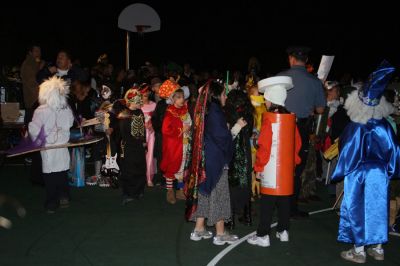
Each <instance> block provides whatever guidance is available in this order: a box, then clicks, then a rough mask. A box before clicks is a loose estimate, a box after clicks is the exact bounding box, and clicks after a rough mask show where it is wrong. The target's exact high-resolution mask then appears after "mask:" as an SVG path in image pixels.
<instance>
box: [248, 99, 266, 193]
mask: <svg viewBox="0 0 400 266" xmlns="http://www.w3.org/2000/svg"><path fill="white" fill-rule="evenodd" d="M250 100H251V104H252V105H253V106H254V109H255V111H254V129H253V137H252V146H251V159H252V163H253V166H254V163H255V162H256V152H257V139H258V135H259V133H260V129H261V121H262V115H263V113H264V112H266V111H267V109H266V107H265V104H264V103H265V100H264V96H263V95H258V96H256V95H250ZM251 192H252V198H254V197H255V196H258V195H260V182H257V181H256V175H255V173H254V172H253V174H252V182H251Z"/></svg>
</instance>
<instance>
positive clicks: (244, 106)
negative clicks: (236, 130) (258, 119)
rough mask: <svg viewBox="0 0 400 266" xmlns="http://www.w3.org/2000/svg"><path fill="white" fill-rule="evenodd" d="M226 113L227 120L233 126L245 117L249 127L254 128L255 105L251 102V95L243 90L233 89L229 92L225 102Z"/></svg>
mask: <svg viewBox="0 0 400 266" xmlns="http://www.w3.org/2000/svg"><path fill="white" fill-rule="evenodd" d="M224 109H225V114H226V120H227V122H228V123H229V124H230V125H231V126H233V125H234V124H235V123H236V121H237V120H238V119H239V118H241V117H243V119H244V120H246V122H247V124H248V125H249V128H251V129H252V128H253V120H254V119H253V113H254V107H253V105H252V104H251V101H250V99H249V96H248V95H247V94H246V93H245V92H243V91H241V90H232V91H231V92H229V94H228V99H227V100H226V104H225V108H224Z"/></svg>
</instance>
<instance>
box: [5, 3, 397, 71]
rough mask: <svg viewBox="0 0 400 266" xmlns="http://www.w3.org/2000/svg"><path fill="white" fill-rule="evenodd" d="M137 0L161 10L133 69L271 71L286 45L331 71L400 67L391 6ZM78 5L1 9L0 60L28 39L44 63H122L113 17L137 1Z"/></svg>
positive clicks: (15, 58)
mask: <svg viewBox="0 0 400 266" xmlns="http://www.w3.org/2000/svg"><path fill="white" fill-rule="evenodd" d="M141 2H142V3H146V4H149V5H150V6H152V7H153V8H154V9H155V10H156V11H157V12H158V14H159V15H160V18H161V31H159V32H154V33H147V34H145V35H144V38H142V39H140V38H138V37H137V36H136V35H134V36H132V43H131V49H132V56H133V63H134V65H135V66H138V65H140V64H142V63H143V62H144V60H146V59H148V60H150V61H152V62H155V63H158V62H162V61H165V60H167V59H171V60H174V61H176V62H178V63H183V62H184V61H188V62H190V63H192V65H194V67H195V68H197V69H199V68H210V69H211V68H219V69H221V70H224V69H227V67H229V68H230V69H234V68H235V69H236V68H239V69H243V70H244V69H245V68H246V66H247V61H248V58H249V57H250V56H253V55H254V56H256V57H258V58H259V59H260V61H261V63H262V68H263V70H262V71H263V73H264V74H265V73H267V72H270V73H272V74H275V73H276V72H278V71H280V70H282V69H283V68H286V67H287V63H286V55H285V49H286V47H287V46H288V45H292V44H302V45H308V46H310V47H312V49H313V51H312V54H311V59H312V61H313V62H315V65H316V67H318V64H319V60H320V56H321V55H322V54H335V55H336V58H335V62H334V66H333V71H334V72H333V75H334V74H335V72H336V73H337V74H339V73H342V72H345V71H351V72H353V73H355V74H359V75H365V74H366V73H369V72H370V71H371V70H373V69H374V68H375V67H376V65H377V64H378V63H379V62H380V61H381V60H382V59H383V58H386V59H388V60H389V61H390V62H391V63H392V64H393V65H395V66H398V65H399V64H400V57H399V56H398V55H399V54H398V52H397V49H398V47H399V45H398V42H396V41H395V38H396V37H397V38H398V37H399V33H400V26H399V22H396V21H390V22H388V19H387V18H386V19H385V18H384V16H385V15H386V13H385V12H388V10H390V7H389V6H384V7H383V8H379V7H377V6H374V7H373V10H374V11H375V12H377V13H378V14H379V15H380V16H383V19H376V16H375V17H374V16H370V15H369V14H370V13H371V11H369V12H368V13H364V12H360V10H358V12H357V13H353V12H354V11H353V9H350V8H348V7H343V6H341V7H336V6H333V5H332V4H329V3H330V2H331V1H329V2H323V1H314V2H313V1H303V2H307V4H304V3H302V2H299V1H297V4H290V3H289V2H284V3H281V4H270V3H271V2H270V1H252V0H247V1H231V2H229V4H225V3H220V2H218V1H217V0H215V1H213V2H211V1H207V2H204V1H190V2H189V1H186V2H175V3H174V2H173V1H141ZM83 3H84V1H80V2H66V1H65V2H61V1H60V2H58V1H52V2H48V3H46V2H45V1H42V2H41V3H38V4H35V5H32V4H30V5H31V6H27V5H26V4H22V3H14V4H13V5H14V6H9V7H5V8H2V10H1V11H2V12H1V13H2V15H1V18H0V22H1V24H0V39H1V42H2V44H1V49H0V65H5V64H11V65H13V64H20V63H21V62H22V61H23V59H24V57H25V47H26V46H27V45H28V44H29V43H30V42H31V41H32V40H35V41H36V42H38V43H40V44H41V46H42V54H43V57H44V59H46V60H53V59H54V58H55V55H56V52H57V50H59V49H60V48H67V49H68V50H70V51H71V52H72V54H73V55H74V57H75V58H79V59H81V62H82V64H83V65H85V66H90V65H92V64H93V63H94V62H95V60H96V58H97V57H98V56H99V55H100V54H101V53H103V52H106V53H108V54H109V56H110V58H111V61H112V63H114V65H123V64H124V41H125V35H124V31H122V30H120V29H118V27H117V20H118V15H119V13H120V12H121V11H122V10H123V8H124V7H125V6H127V5H129V4H132V3H135V2H132V1H109V2H108V3H106V4H105V3H98V4H95V3H94V2H92V3H90V4H87V5H85V6H82V5H83ZM189 3H190V6H189ZM261 3H262V5H261ZM355 14H356V15H355ZM377 21H378V22H377Z"/></svg>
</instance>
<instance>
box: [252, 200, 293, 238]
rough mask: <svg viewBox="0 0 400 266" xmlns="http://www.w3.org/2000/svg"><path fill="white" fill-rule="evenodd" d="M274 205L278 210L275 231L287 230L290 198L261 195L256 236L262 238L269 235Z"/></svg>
mask: <svg viewBox="0 0 400 266" xmlns="http://www.w3.org/2000/svg"><path fill="white" fill-rule="evenodd" d="M275 205H276V206H277V210H278V227H277V231H278V232H282V231H283V230H289V219H290V196H271V195H261V199H260V224H259V225H258V228H257V236H261V237H263V236H266V235H268V234H269V232H270V230H271V222H272V216H273V214H274V209H275Z"/></svg>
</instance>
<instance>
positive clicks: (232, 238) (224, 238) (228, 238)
mask: <svg viewBox="0 0 400 266" xmlns="http://www.w3.org/2000/svg"><path fill="white" fill-rule="evenodd" d="M238 240H239V237H238V236H237V235H230V234H229V233H227V232H225V233H224V234H223V235H216V236H214V238H213V244H214V245H218V246H221V245H225V244H226V243H228V244H233V243H235V242H236V241H238Z"/></svg>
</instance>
